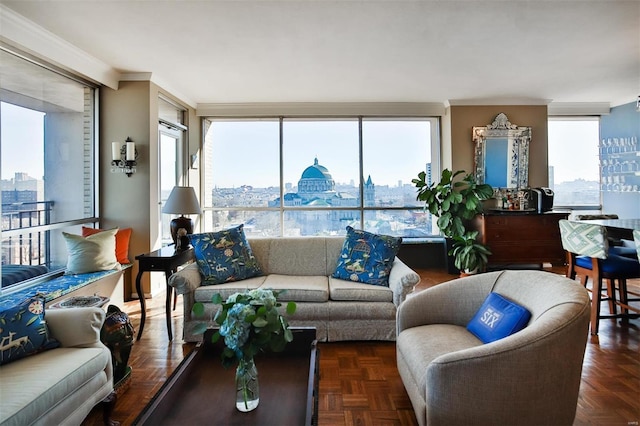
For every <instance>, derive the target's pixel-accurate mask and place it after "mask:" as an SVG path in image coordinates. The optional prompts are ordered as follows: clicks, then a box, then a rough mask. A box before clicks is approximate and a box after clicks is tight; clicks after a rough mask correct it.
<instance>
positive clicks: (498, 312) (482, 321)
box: [467, 293, 531, 343]
mask: <svg viewBox="0 0 640 426" xmlns="http://www.w3.org/2000/svg"><path fill="white" fill-rule="evenodd" d="M530 318H531V313H530V312H529V311H528V310H527V309H526V308H524V307H522V306H520V305H518V304H517V303H514V302H512V301H511V300H509V299H507V298H505V297H503V296H501V295H499V294H498V293H489V295H488V296H487V298H486V299H485V300H484V303H483V304H482V306H481V307H480V309H478V312H477V313H476V314H475V316H474V317H473V318H472V319H471V321H469V324H467V330H469V331H470V332H471V333H472V334H473V335H475V336H476V337H477V338H478V339H480V340H482V342H483V343H491V342H495V341H496V340H500V339H502V338H504V337H507V336H509V335H511V334H513V333H517V332H518V331H520V330H522V329H523V328H525V327H526V326H527V324H528V323H529V319H530Z"/></svg>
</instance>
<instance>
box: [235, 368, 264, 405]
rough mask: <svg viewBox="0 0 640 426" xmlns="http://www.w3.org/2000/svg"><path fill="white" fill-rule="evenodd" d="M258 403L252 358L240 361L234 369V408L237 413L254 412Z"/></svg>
mask: <svg viewBox="0 0 640 426" xmlns="http://www.w3.org/2000/svg"><path fill="white" fill-rule="evenodd" d="M259 402H260V392H259V388H258V370H257V369H256V364H255V363H254V362H253V358H251V359H249V360H244V359H241V360H240V362H239V363H238V367H237V368H236V408H237V409H238V411H242V412H245V413H246V412H248V411H251V410H255V409H256V407H257V406H258V403H259Z"/></svg>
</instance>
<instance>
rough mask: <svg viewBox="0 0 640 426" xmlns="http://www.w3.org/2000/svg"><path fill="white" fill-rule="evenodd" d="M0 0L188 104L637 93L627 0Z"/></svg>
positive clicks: (638, 49) (591, 97)
mask: <svg viewBox="0 0 640 426" xmlns="http://www.w3.org/2000/svg"><path fill="white" fill-rule="evenodd" d="M0 3H1V4H3V5H4V6H6V7H8V8H9V9H11V10H13V11H14V12H17V14H19V15H21V16H22V17H24V18H26V19H27V20H28V21H31V22H32V23H35V24H36V25H37V26H40V27H42V28H44V29H45V30H47V31H49V32H51V33H53V34H54V35H55V36H57V37H59V38H60V39H62V40H64V41H66V42H68V43H70V44H71V45H73V46H75V47H77V48H79V49H81V50H82V51H84V52H86V53H88V54H89V55H90V56H91V57H93V58H95V59H97V61H98V62H101V63H104V64H106V66H107V67H109V69H111V70H112V71H113V72H116V73H118V74H119V75H121V76H126V75H128V74H130V73H151V75H152V80H154V81H156V82H159V84H160V85H161V86H163V87H164V88H165V89H167V90H171V91H172V93H173V94H174V95H176V96H179V97H182V98H183V100H184V101H185V102H188V103H189V104H191V105H194V106H196V105H200V104H207V103H258V102H425V103H431V102H434V103H442V104H444V105H447V104H448V103H450V104H456V103H458V104H473V103H483V102H491V101H492V100H493V101H497V100H502V101H504V102H509V100H511V101H512V102H522V101H523V100H532V101H536V100H538V101H542V102H553V103H565V102H566V103H592V102H594V103H595V102H604V103H609V104H610V106H616V105H621V104H625V103H629V102H635V100H636V99H637V97H638V95H640V1H637V0H632V1H616V0H607V1H604V0H585V1H580V0H563V1H561V0H516V1H506V0H505V1H487V0H467V1H456V0H450V1H445V0H423V1H402V0H396V1H384V0H380V1H376V0H362V1H347V0H338V1H321V0H299V1H295V0H293V1H261V0H256V1H251V0H246V1H241V0H238V1H215V0H211V1H193V0H182V1H179V0H166V1H132V0H130V1H126V0H113V1H107V0H93V1H89V0H84V1H80V0H76V1H73V0H65V1H63V0H30V1H24V0H0ZM4 10H5V12H6V11H7V9H4ZM0 11H1V9H0ZM1 30H2V29H1V28H0V31H1ZM45 33H46V31H45ZM57 37H56V38H57ZM5 38H6V37H5ZM59 43H62V42H59ZM98 80H99V79H98Z"/></svg>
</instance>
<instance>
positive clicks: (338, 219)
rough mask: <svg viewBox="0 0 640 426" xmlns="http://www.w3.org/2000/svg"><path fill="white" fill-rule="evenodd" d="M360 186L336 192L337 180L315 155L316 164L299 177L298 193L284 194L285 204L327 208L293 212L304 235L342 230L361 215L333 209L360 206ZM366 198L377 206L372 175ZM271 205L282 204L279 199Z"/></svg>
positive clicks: (365, 192)
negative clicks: (347, 190)
mask: <svg viewBox="0 0 640 426" xmlns="http://www.w3.org/2000/svg"><path fill="white" fill-rule="evenodd" d="M359 196H360V194H359V191H358V187H357V186H356V187H353V191H350V192H338V191H336V182H335V180H334V179H333V176H331V173H329V170H328V169H327V168H326V167H324V166H322V165H321V164H319V163H318V158H314V160H313V164H312V165H311V166H309V167H307V168H306V169H304V171H303V172H302V175H301V176H300V180H298V188H297V192H288V193H286V194H284V203H283V204H284V205H285V206H286V207H308V208H318V209H320V210H326V212H324V213H320V212H319V211H300V212H295V213H292V214H291V215H290V216H289V217H290V218H291V219H292V220H295V221H296V222H297V223H298V226H299V227H300V229H301V230H302V232H303V235H313V234H315V233H317V232H320V231H322V230H330V231H340V230H344V227H345V226H346V225H345V224H350V223H351V222H352V221H354V220H355V219H356V218H357V217H358V216H359V215H357V214H355V211H354V210H330V209H331V208H334V207H354V208H357V207H359V206H360V200H359ZM364 200H365V205H366V206H373V205H374V203H375V185H374V184H373V182H372V181H371V176H369V177H368V178H367V180H366V181H365V183H364ZM269 206H270V207H278V206H280V198H279V197H278V198H276V199H275V200H273V201H272V202H270V203H269Z"/></svg>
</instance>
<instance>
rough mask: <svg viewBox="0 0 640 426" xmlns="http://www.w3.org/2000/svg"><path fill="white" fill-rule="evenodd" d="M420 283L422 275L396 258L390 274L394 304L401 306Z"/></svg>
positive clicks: (390, 286)
mask: <svg viewBox="0 0 640 426" xmlns="http://www.w3.org/2000/svg"><path fill="white" fill-rule="evenodd" d="M419 282H420V275H418V274H417V273H416V272H415V271H414V270H413V269H411V268H409V267H408V266H407V265H406V264H405V263H404V262H403V261H402V260H400V259H398V257H396V258H395V259H394V261H393V266H392V267H391V272H389V288H390V289H391V290H393V303H394V304H395V305H396V306H400V304H401V303H402V302H404V300H405V299H406V298H407V295H408V294H409V293H411V292H412V291H413V288H414V287H415V286H416V285H417V284H418V283H419Z"/></svg>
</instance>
